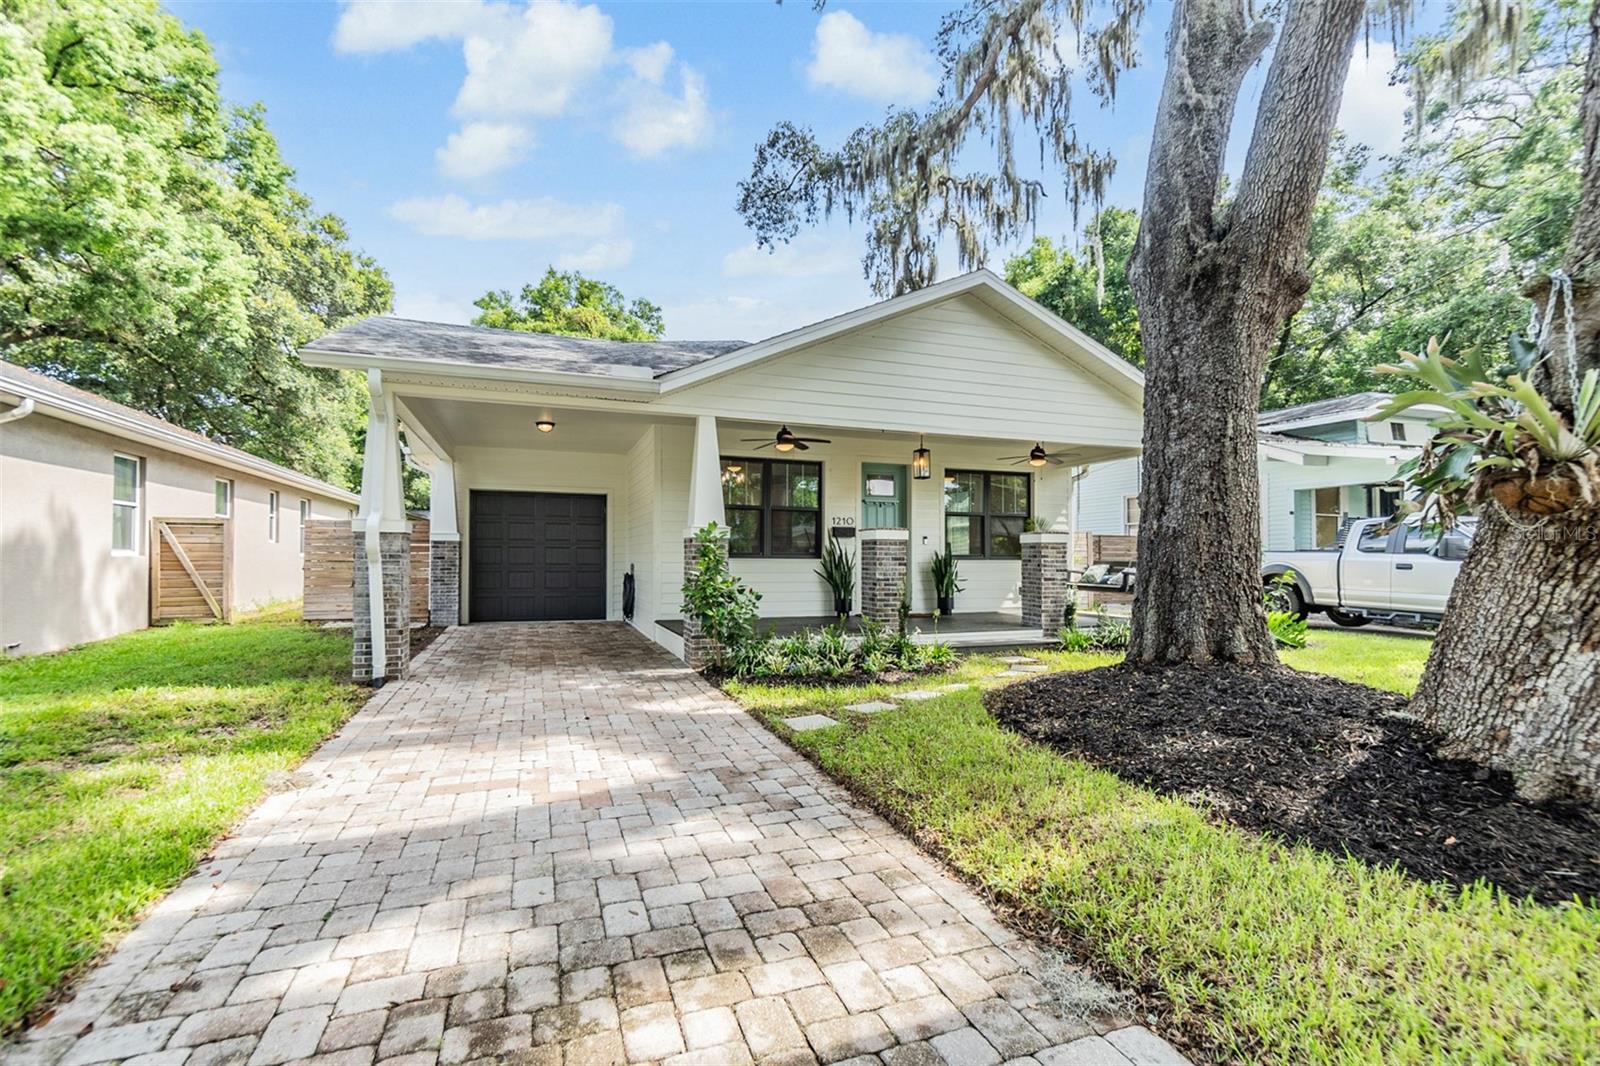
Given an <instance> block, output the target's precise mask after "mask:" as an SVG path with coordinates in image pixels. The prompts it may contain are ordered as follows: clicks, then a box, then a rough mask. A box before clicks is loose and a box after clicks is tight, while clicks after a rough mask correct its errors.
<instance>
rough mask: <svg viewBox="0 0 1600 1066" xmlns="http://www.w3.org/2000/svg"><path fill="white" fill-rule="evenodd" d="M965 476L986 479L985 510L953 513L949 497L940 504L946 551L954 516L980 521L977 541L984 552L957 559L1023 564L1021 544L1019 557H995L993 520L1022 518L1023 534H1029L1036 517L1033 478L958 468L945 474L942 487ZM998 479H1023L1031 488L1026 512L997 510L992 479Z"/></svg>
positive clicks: (1014, 472) (1019, 472) (1026, 474)
mask: <svg viewBox="0 0 1600 1066" xmlns="http://www.w3.org/2000/svg"><path fill="white" fill-rule="evenodd" d="M963 474H964V475H966V476H968V477H979V478H982V479H983V500H982V510H979V511H952V510H950V509H949V507H948V506H946V504H947V502H948V497H945V498H944V499H941V500H940V504H941V507H942V509H943V511H944V518H943V521H944V530H943V532H944V543H945V547H946V548H948V547H949V546H950V517H951V516H952V515H955V516H956V517H959V518H976V519H977V520H978V536H977V541H978V544H979V546H980V547H981V548H982V551H979V552H968V553H966V554H962V555H957V556H956V558H957V559H1017V560H1019V561H1020V560H1021V558H1022V545H1021V542H1020V540H1019V542H1018V545H1017V553H1016V554H1015V555H997V554H995V553H994V551H993V545H994V537H993V532H992V531H993V529H994V526H993V519H996V518H1020V519H1022V526H1023V530H1024V531H1025V530H1026V529H1027V526H1028V519H1029V518H1030V517H1031V516H1032V515H1033V474H1032V473H1029V472H1027V471H1022V470H971V469H958V468H956V467H946V468H945V471H944V481H942V482H941V483H940V484H941V485H945V484H949V481H950V479H951V478H952V477H955V476H957V475H963ZM995 477H1020V478H1022V479H1023V482H1024V484H1026V485H1027V487H1028V498H1027V501H1026V502H1025V503H1024V504H1023V508H1024V509H1023V510H1022V511H996V510H994V509H993V506H992V503H991V496H992V492H991V489H990V485H991V481H990V479H991V478H995Z"/></svg>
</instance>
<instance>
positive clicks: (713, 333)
mask: <svg viewBox="0 0 1600 1066" xmlns="http://www.w3.org/2000/svg"><path fill="white" fill-rule="evenodd" d="M870 301H871V297H870V296H862V295H859V294H853V293H852V292H851V291H849V290H847V289H846V290H841V291H839V292H837V293H835V292H829V293H827V294H825V295H824V297H823V299H820V300H819V299H818V294H817V293H815V292H813V291H810V290H807V291H803V292H792V293H787V294H783V295H778V296H775V297H772V298H769V297H763V296H749V295H739V296H712V297H707V298H706V299H703V300H694V301H692V302H689V303H674V302H672V301H671V300H667V301H664V302H663V307H662V311H661V313H662V316H663V318H665V319H666V323H667V336H668V338H670V339H672V340H744V341H760V340H766V339H767V338H768V337H776V336H777V335H778V334H780V333H787V332H789V331H790V330H792V329H799V328H800V327H801V326H809V325H810V324H811V323H813V322H820V321H822V320H823V319H825V318H831V317H832V316H834V315H837V314H842V313H844V312H845V311H851V310H854V309H855V308H857V307H861V306H862V305H864V304H866V303H869V302H870Z"/></svg>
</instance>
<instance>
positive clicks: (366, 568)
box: [350, 370, 411, 684]
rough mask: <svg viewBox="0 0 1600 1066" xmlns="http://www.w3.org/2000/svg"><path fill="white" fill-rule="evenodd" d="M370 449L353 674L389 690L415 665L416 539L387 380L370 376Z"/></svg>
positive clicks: (358, 556) (359, 524)
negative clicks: (402, 484)
mask: <svg viewBox="0 0 1600 1066" xmlns="http://www.w3.org/2000/svg"><path fill="white" fill-rule="evenodd" d="M367 394H368V399H369V406H368V409H367V444H366V450H365V452H364V454H363V456H362V465H361V513H360V514H359V515H357V517H356V520H355V523H354V526H355V528H354V530H353V531H352V532H353V534H354V535H353V540H354V546H353V547H354V553H353V554H354V563H355V565H354V571H355V589H354V598H353V612H352V614H353V618H352V623H353V625H352V628H353V638H354V639H353V641H352V645H351V653H350V654H351V673H352V675H353V676H354V677H355V679H356V680H357V681H371V682H372V683H374V684H382V683H383V682H384V681H385V680H386V679H389V678H399V677H403V676H404V675H405V672H406V668H407V666H409V665H410V662H411V640H410V635H411V617H410V616H411V581H410V576H411V575H410V565H411V535H410V530H409V526H408V524H407V522H406V512H405V496H404V494H403V492H402V490H401V487H400V436H399V425H398V422H397V420H396V418H395V409H394V397H393V395H391V394H390V393H389V392H387V391H386V390H385V388H384V383H383V374H382V373H381V372H380V371H377V370H369V371H367Z"/></svg>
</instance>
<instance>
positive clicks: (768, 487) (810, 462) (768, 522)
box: [718, 455, 824, 559]
mask: <svg viewBox="0 0 1600 1066" xmlns="http://www.w3.org/2000/svg"><path fill="white" fill-rule="evenodd" d="M724 463H742V464H743V465H744V467H745V469H746V470H749V469H751V468H752V467H757V466H759V467H761V468H762V470H761V503H760V504H743V503H738V504H735V503H729V502H728V500H727V496H726V494H724V496H723V500H722V508H723V512H724V513H725V514H726V513H728V512H731V511H754V512H755V513H756V516H757V521H758V522H759V523H760V533H759V540H760V542H761V544H760V548H759V550H757V551H753V552H736V551H734V550H733V544H732V543H731V542H730V543H729V545H728V557H729V558H731V559H820V558H822V540H823V533H824V530H823V527H822V500H823V495H822V493H823V485H824V472H823V469H822V461H821V460H819V459H791V458H789V457H788V456H771V457H765V458H760V459H752V458H748V457H746V456H742V455H724V456H720V457H719V459H718V464H719V466H720V465H721V464H724ZM774 463H797V464H800V465H803V466H814V467H816V468H817V505H816V507H789V506H786V505H783V504H778V505H774V504H773V502H772V464H774ZM774 513H782V514H814V515H816V516H817V537H816V547H815V548H814V549H812V550H811V551H808V552H777V551H773V550H772V516H773V514H774ZM729 525H730V526H731V525H732V523H731V522H730V523H729Z"/></svg>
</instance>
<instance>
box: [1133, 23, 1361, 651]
mask: <svg viewBox="0 0 1600 1066" xmlns="http://www.w3.org/2000/svg"><path fill="white" fill-rule="evenodd" d="M1252 10H1253V9H1252V8H1250V7H1247V5H1246V4H1244V3H1243V2H1242V0H1179V2H1178V3H1177V5H1176V6H1175V8H1174V11H1173V16H1172V26H1171V29H1170V31H1169V36H1168V42H1167V72H1166V79H1165V82H1164V84H1163V87H1162V92H1161V102H1160V105H1159V107H1158V109H1157V113H1156V126H1155V134H1154V138H1153V140H1152V143H1151V152H1150V163H1149V170H1148V173H1147V176H1146V179H1145V192H1144V207H1143V214H1142V217H1141V222H1140V228H1139V238H1138V242H1137V244H1136V246H1135V249H1134V256H1133V261H1132V264H1131V268H1130V272H1129V274H1130V277H1129V280H1130V283H1131V285H1132V288H1133V293H1134V298H1135V300H1136V302H1137V304H1138V308H1139V324H1140V330H1141V332H1142V340H1143V347H1144V352H1145V357H1146V375H1145V413H1144V478H1143V482H1142V486H1141V492H1140V501H1139V502H1140V524H1139V551H1138V560H1139V562H1138V572H1137V583H1136V586H1135V594H1134V609H1133V640H1132V645H1131V647H1130V649H1129V657H1130V658H1131V659H1134V660H1140V661H1145V662H1176V661H1189V662H1205V661H1212V660H1226V661H1233V662H1272V661H1274V659H1275V657H1276V653H1275V651H1274V649H1273V642H1272V638H1271V636H1270V635H1269V634H1268V632H1267V627H1266V614H1265V610H1264V608H1263V606H1262V596H1261V580H1260V573H1261V568H1260V558H1261V527H1260V519H1259V515H1260V509H1259V501H1258V495H1259V485H1258V470H1257V460H1256V455H1257V449H1256V414H1257V409H1258V406H1259V396H1260V390H1261V379H1262V374H1263V372H1264V369H1265V365H1266V356H1267V352H1268V349H1269V348H1270V346H1271V344H1272V342H1273V340H1274V338H1275V337H1276V335H1277V332H1278V330H1279V328H1280V327H1281V325H1282V323H1283V321H1284V319H1285V318H1286V317H1287V316H1288V315H1289V314H1291V313H1292V312H1293V311H1294V310H1295V309H1296V308H1298V307H1299V305H1300V301H1301V300H1302V299H1303V298H1304V296H1305V293H1306V290H1307V289H1308V288H1309V286H1310V278H1309V277H1308V275H1307V273H1306V264H1305V260H1306V239H1307V235H1308V231H1309V228H1310V224H1311V217H1312V212H1313V210H1314V208H1315V204H1316V196H1317V191H1318V189H1319V188H1320V186H1321V183H1322V172H1323V167H1324V164H1325V162H1326V158H1327V153H1328V144H1329V141H1330V139H1331V137H1332V133H1333V124H1334V119H1335V117H1336V116H1337V114H1338V110H1339V99H1340V95H1341V92H1342V90H1343V87H1344V80H1345V74H1346V71H1347V70H1348V68H1349V64H1350V55H1351V51H1352V49H1353V47H1354V42H1355V35H1356V31H1357V28H1358V26H1359V25H1360V21H1361V16H1362V12H1363V10H1364V5H1363V3H1362V0H1291V2H1290V3H1289V4H1288V5H1287V7H1286V21H1285V24H1284V27H1283V32H1282V33H1281V35H1279V37H1278V42H1277V47H1276V50H1275V53H1274V56H1273V59H1272V64H1271V66H1270V68H1269V70H1268V73H1267V78H1266V82H1265V84H1264V86H1263V89H1262V97H1261V103H1260V106H1259V109H1258V111H1257V114H1256V124H1255V130H1254V132H1253V134H1252V136H1251V142H1250V148H1249V151H1248V153H1247V155H1246V159H1245V166H1244V173H1243V175H1242V176H1241V179H1240V182H1239V185H1238V190H1237V195H1236V196H1235V198H1234V199H1233V201H1232V202H1231V203H1227V204H1225V205H1224V204H1222V203H1220V202H1219V201H1220V199H1221V193H1222V188H1221V179H1222V175H1223V167H1224V162H1225V158H1226V151H1227V138H1228V129H1229V126H1230V125H1231V124H1232V121H1233V116H1234V110H1235V105H1236V103H1237V101H1238V95H1239V86H1240V83H1241V81H1242V80H1243V78H1244V75H1245V73H1246V72H1247V71H1248V70H1249V68H1250V67H1251V66H1252V65H1253V64H1254V63H1255V62H1256V60H1257V59H1258V58H1259V57H1260V56H1261V54H1262V51H1263V49H1264V48H1265V47H1266V45H1267V44H1268V43H1269V42H1270V41H1271V39H1272V36H1273V27H1272V26H1271V25H1270V24H1269V23H1266V22H1264V21H1259V20H1256V19H1255V18H1254V17H1253V15H1252V14H1251V11H1252Z"/></svg>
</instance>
